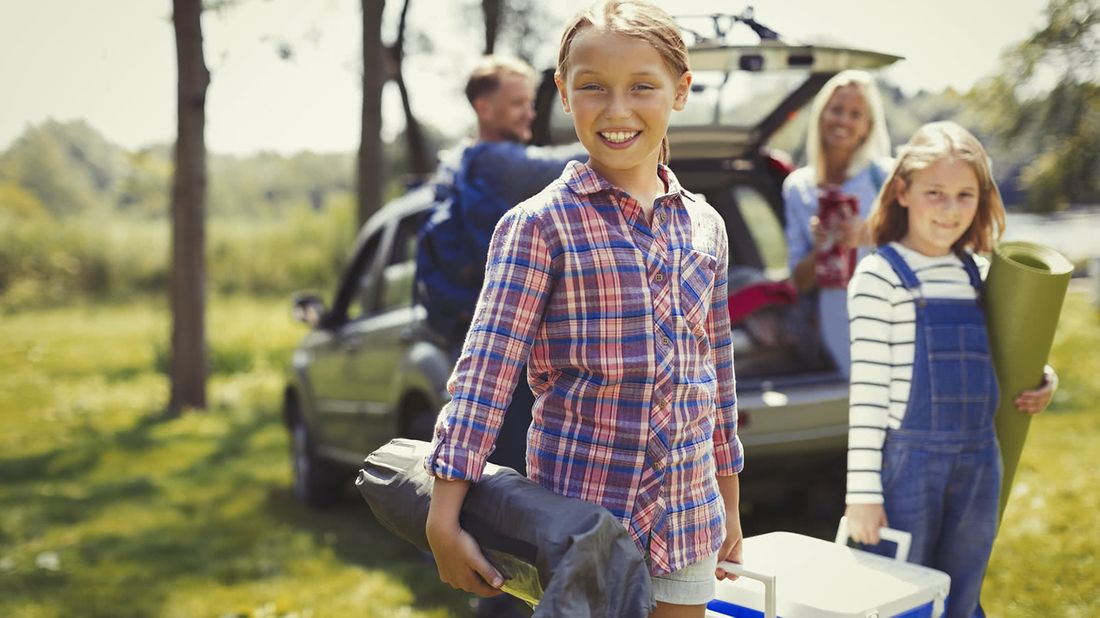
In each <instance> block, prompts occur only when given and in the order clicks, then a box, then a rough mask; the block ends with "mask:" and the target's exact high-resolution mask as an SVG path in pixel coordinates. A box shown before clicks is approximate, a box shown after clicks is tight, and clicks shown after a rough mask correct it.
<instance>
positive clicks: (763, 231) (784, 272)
mask: <svg viewBox="0 0 1100 618" xmlns="http://www.w3.org/2000/svg"><path fill="white" fill-rule="evenodd" d="M733 198H734V200H735V201H736V203H737V207H738V209H740V211H741V218H742V219H744V221H745V226H746V227H748V230H749V235H751V236H752V239H753V242H755V243H756V247H757V248H758V249H759V251H760V257H761V260H762V261H763V262H764V274H765V275H766V276H767V277H768V278H769V279H771V280H773V281H779V280H781V279H786V278H787V277H788V276H790V268H789V267H788V266H787V237H786V235H785V234H784V232H783V224H782V223H781V222H780V221H779V217H777V216H776V214H775V211H774V210H772V208H771V205H770V204H768V200H767V198H765V197H764V194H763V193H761V192H760V191H758V190H757V189H756V188H754V187H751V186H748V185H739V186H737V187H734V189H733Z"/></svg>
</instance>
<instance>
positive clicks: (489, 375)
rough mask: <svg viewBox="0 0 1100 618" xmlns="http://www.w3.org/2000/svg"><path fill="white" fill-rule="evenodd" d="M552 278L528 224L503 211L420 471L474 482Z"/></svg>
mask: <svg viewBox="0 0 1100 618" xmlns="http://www.w3.org/2000/svg"><path fill="white" fill-rule="evenodd" d="M553 281H554V277H553V275H552V260H551V257H550V251H549V249H548V245H547V243H546V242H545V241H544V239H543V237H542V234H541V232H540V230H539V227H538V223H537V221H536V219H535V217H534V216H533V215H531V214H529V213H528V212H527V211H525V210H524V209H523V207H522V206H521V207H519V208H514V209H512V210H510V211H509V212H508V213H507V214H506V215H505V216H504V217H503V218H502V219H501V220H500V223H499V224H498V225H497V226H496V229H495V231H494V232H493V237H492V241H491V242H490V244H489V259H488V261H487V263H486V272H485V285H484V287H483V288H482V290H481V296H480V297H479V298H478V302H477V308H476V309H475V310H474V316H473V322H472V324H471V326H470V331H469V334H468V335H467V337H466V341H465V344H464V345H463V348H462V353H461V355H460V356H459V360H458V363H457V365H456V366H455V370H454V373H453V374H452V375H451V378H450V380H449V381H448V384H447V390H448V392H449V393H450V395H451V401H450V402H449V403H448V404H447V405H446V406H445V407H444V408H443V411H442V412H441V413H440V415H439V419H438V420H437V422H436V427H435V436H434V439H433V444H432V449H431V451H430V453H429V455H428V458H427V460H426V461H425V467H426V469H427V471H428V472H429V473H430V474H432V475H433V476H436V477H439V478H444V479H462V480H468V481H473V482H476V481H477V480H478V479H479V478H480V477H481V473H482V470H483V468H484V467H485V461H486V459H487V458H488V456H489V454H490V453H492V451H493V444H494V442H495V441H496V436H497V433H498V432H499V431H500V426H501V423H503V421H504V412H505V410H506V409H507V408H508V404H509V402H510V400H511V396H512V390H513V388H514V387H515V384H516V379H517V375H516V374H517V372H518V371H519V370H520V368H521V367H522V366H523V364H524V363H525V362H526V361H527V356H528V354H529V353H530V349H531V345H532V343H533V341H534V338H535V334H536V332H537V331H538V328H539V326H540V324H541V322H542V316H543V312H544V310H545V307H546V301H547V298H548V297H549V295H550V292H551V288H552V285H553Z"/></svg>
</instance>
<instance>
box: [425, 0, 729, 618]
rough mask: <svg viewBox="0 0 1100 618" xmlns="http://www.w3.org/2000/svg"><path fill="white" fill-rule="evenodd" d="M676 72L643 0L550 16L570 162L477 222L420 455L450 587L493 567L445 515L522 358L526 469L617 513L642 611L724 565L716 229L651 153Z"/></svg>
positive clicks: (700, 604)
mask: <svg viewBox="0 0 1100 618" xmlns="http://www.w3.org/2000/svg"><path fill="white" fill-rule="evenodd" d="M691 78H692V76H691V72H690V71H689V70H688V65H687V50H686V47H685V45H684V42H683V40H682V39H681V38H680V35H679V30H678V29H677V28H676V26H675V24H674V22H673V21H672V19H671V18H670V17H669V16H668V15H667V14H666V13H665V12H664V11H662V10H660V9H658V8H656V7H653V6H652V5H649V4H646V3H643V2H632V1H625V2H616V1H611V2H605V3H602V4H600V5H597V6H595V7H593V8H591V9H589V10H588V11H586V12H583V13H581V14H580V15H578V16H577V17H576V18H574V19H573V21H572V22H571V23H570V24H569V26H568V27H567V28H566V30H565V33H564V35H563V37H562V44H561V51H560V53H559V59H558V69H557V73H556V74H555V81H556V82H557V86H558V91H559V93H560V96H561V101H562V105H563V106H564V108H565V111H566V112H568V113H570V114H572V115H573V120H574V125H575V127H576V131H577V136H578V137H579V138H580V141H581V143H582V144H583V145H584V147H585V149H586V150H587V151H588V153H589V156H590V159H589V161H588V162H587V163H579V162H573V163H570V164H569V165H568V166H567V167H566V169H565V171H564V172H563V174H562V176H561V177H560V178H559V179H558V180H556V181H554V182H553V183H551V184H550V185H549V186H548V187H546V189H544V190H543V191H542V192H541V193H539V194H538V195H536V196H535V197H533V198H531V199H530V200H527V201H526V202H523V203H521V204H519V205H518V206H516V207H515V208H513V209H512V210H511V211H509V212H508V213H507V214H506V215H505V216H504V217H503V219H502V220H501V221H500V223H499V225H498V226H497V228H496V231H495V233H494V235H493V240H492V243H491V246H490V249H489V262H488V266H487V270H486V276H485V286H484V288H483V289H482V291H481V297H480V299H479V300H478V305H477V309H476V311H475V314H474V318H473V324H472V325H471V328H470V331H469V334H468V336H467V339H466V342H465V345H464V347H463V351H462V355H461V357H460V359H459V361H458V364H457V366H456V367H455V370H454V374H453V375H452V376H451V379H450V381H449V384H448V390H449V391H450V394H451V401H450V403H448V404H447V406H446V407H445V408H444V409H443V411H442V413H441V414H440V418H439V421H438V423H437V426H436V431H435V438H434V441H433V444H432V451H431V454H430V455H429V457H428V459H427V461H426V466H427V469H428V471H429V472H430V473H431V474H432V475H434V476H435V477H436V483H435V489H434V494H433V497H432V504H431V511H430V513H429V515H428V523H427V535H428V540H429V542H430V544H431V546H432V550H433V553H434V554H435V557H436V561H437V565H438V567H439V573H440V577H441V579H443V581H445V582H447V583H449V584H451V585H452V586H455V587H457V588H461V589H464V590H468V591H471V592H475V593H479V594H494V593H496V592H498V591H497V590H496V589H497V588H499V587H500V585H501V584H502V583H503V581H502V578H501V575H500V573H499V572H497V571H496V569H494V568H493V567H492V565H491V564H489V562H488V561H487V560H486V559H485V557H484V555H483V554H482V553H481V551H480V549H479V548H478V546H477V542H476V541H475V540H474V539H473V537H471V536H470V535H469V534H467V533H466V532H464V531H463V530H462V529H461V527H460V526H459V520H458V514H459V511H460V508H461V505H462V501H463V499H464V498H465V495H466V491H467V489H468V487H469V484H470V483H472V482H476V481H477V480H478V479H479V478H480V475H481V473H482V469H483V467H484V465H485V460H486V457H487V456H488V455H489V453H490V452H491V451H492V448H493V442H494V440H495V438H496V434H497V431H498V430H499V428H500V425H501V422H502V419H503V415H504V411H505V409H506V408H507V407H508V400H509V397H510V395H511V392H512V386H513V385H514V384H515V380H514V378H515V373H516V372H517V371H518V368H519V367H521V366H522V365H523V363H524V362H527V363H528V367H529V368H528V381H529V383H530V386H531V390H532V391H533V392H534V394H535V397H536V402H535V406H534V409H533V411H532V413H533V417H534V420H533V422H532V425H531V429H530V431H529V433H528V450H527V469H528V474H529V476H530V477H531V478H532V479H533V480H534V481H536V482H538V483H539V484H541V485H542V486H544V487H546V488H548V489H551V490H553V491H555V492H557V493H559V494H563V495H566V496H571V497H575V498H580V499H583V500H588V501H590V502H594V503H596V504H599V505H602V506H603V507H605V508H606V509H608V510H609V511H610V512H611V513H612V514H614V515H615V516H617V517H618V518H619V519H620V520H621V521H622V523H623V525H624V526H625V527H626V528H627V530H628V531H629V532H630V534H631V537H632V538H633V539H634V541H635V542H636V543H637V545H638V547H639V549H640V550H641V551H642V553H643V554H644V555H645V556H646V557H647V559H648V562H649V564H650V572H651V575H652V577H653V590H654V595H655V597H656V600H657V601H658V604H657V611H656V612H655V613H654V614H653V615H654V616H699V617H701V616H703V615H704V612H705V603H706V602H707V601H709V600H710V599H711V598H713V596H714V587H715V584H714V582H715V577H716V576H718V577H724V576H725V572H724V571H722V570H721V569H717V568H716V563H717V562H718V561H719V560H732V561H734V562H740V558H741V525H740V519H739V517H738V512H737V508H738V481H737V473H738V472H739V471H740V470H741V467H742V464H743V460H742V455H741V443H740V441H739V439H738V437H737V403H736V397H735V395H734V372H733V346H732V342H731V338H730V325H729V314H728V312H727V308H726V272H727V266H728V247H727V239H726V231H725V226H724V224H723V222H722V219H721V218H720V217H719V215H718V214H717V212H715V211H714V209H713V208H711V207H710V206H709V205H708V204H707V203H706V202H704V201H703V200H702V199H701V198H700V197H699V196H696V195H693V194H691V193H688V192H687V191H685V190H684V189H682V188H681V187H680V185H679V183H678V182H677V181H676V177H675V176H674V175H673V174H672V172H671V171H670V170H669V169H668V167H666V166H665V165H664V163H665V161H666V160H667V158H668V140H667V137H666V132H667V129H668V123H669V117H670V115H671V113H672V111H674V110H677V111H678V110H681V109H683V107H684V104H685V103H686V101H687V96H688V92H689V90H690V86H691Z"/></svg>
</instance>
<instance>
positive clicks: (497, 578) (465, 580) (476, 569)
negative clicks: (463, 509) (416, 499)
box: [425, 519, 504, 597]
mask: <svg viewBox="0 0 1100 618" xmlns="http://www.w3.org/2000/svg"><path fill="white" fill-rule="evenodd" d="M425 532H426V533H427V535H428V545H430V546H431V548H432V555H434V556H435V564H436V567H437V568H438V569H439V579H441V580H442V581H443V582H444V583H447V584H450V585H451V586H452V587H454V588H458V589H459V590H465V591H466V592H472V593H474V594H476V595H478V596H482V597H491V596H496V595H498V594H500V587H501V585H503V584H504V577H503V576H501V574H500V572H499V571H497V570H496V569H495V568H494V567H493V565H492V564H490V563H489V561H488V560H487V559H486V558H485V554H483V553H481V547H479V546H478V544H477V540H475V539H474V537H473V536H471V535H470V533H469V532H466V531H465V530H463V529H462V528H461V527H459V526H458V525H454V526H447V525H441V524H437V523H435V522H433V521H432V520H431V519H429V520H428V525H427V526H425ZM486 582H489V583H486ZM490 584H491V585H490Z"/></svg>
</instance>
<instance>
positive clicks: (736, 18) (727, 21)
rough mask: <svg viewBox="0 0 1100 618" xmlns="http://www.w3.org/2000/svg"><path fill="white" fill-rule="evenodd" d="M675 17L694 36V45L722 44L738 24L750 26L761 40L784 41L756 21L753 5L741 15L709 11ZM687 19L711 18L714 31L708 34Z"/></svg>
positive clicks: (685, 30)
mask: <svg viewBox="0 0 1100 618" xmlns="http://www.w3.org/2000/svg"><path fill="white" fill-rule="evenodd" d="M674 18H675V19H676V21H677V23H678V24H679V25H680V29H681V30H683V31H684V32H686V33H687V34H690V35H691V36H692V37H694V39H695V41H694V43H693V44H692V46H703V45H722V44H724V43H725V42H726V36H727V35H728V34H729V33H730V31H732V30H733V29H734V27H735V26H736V25H737V24H744V25H746V26H748V27H749V28H750V29H751V30H752V31H753V32H754V33H756V35H757V36H758V37H760V41H761V42H765V41H775V42H781V41H782V39H781V38H780V37H779V33H778V32H776V31H775V30H772V29H771V28H769V27H767V26H765V25H764V24H762V23H760V22H758V21H756V17H755V11H754V9H753V8H752V6H746V7H745V10H743V11H741V14H740V15H732V14H729V13H709V14H702V15H676V16H674ZM685 19H709V20H710V24H711V28H713V30H714V33H713V34H709V35H708V34H704V33H701V32H699V31H698V30H695V29H693V28H689V27H687V26H686V25H684V23H683V20H685Z"/></svg>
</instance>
